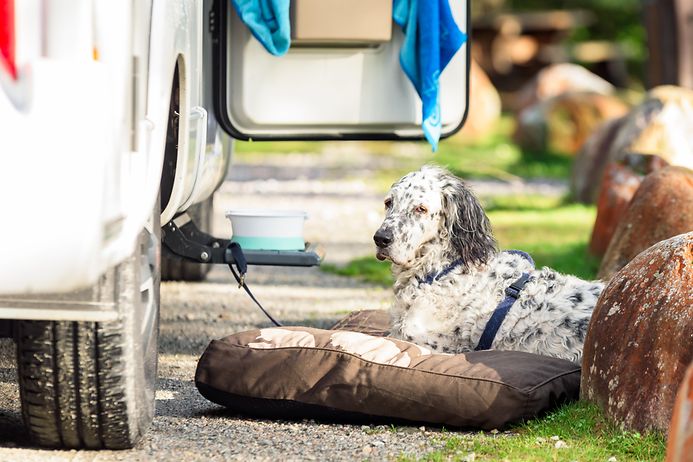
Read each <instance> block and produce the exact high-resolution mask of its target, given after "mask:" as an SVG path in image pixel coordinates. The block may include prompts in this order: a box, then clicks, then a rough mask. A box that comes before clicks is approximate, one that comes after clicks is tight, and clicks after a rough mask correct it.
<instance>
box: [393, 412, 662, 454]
mask: <svg viewBox="0 0 693 462" xmlns="http://www.w3.org/2000/svg"><path fill="white" fill-rule="evenodd" d="M443 438H444V442H445V447H444V448H443V449H442V450H438V451H435V452H432V453H430V454H428V455H426V456H425V457H423V458H422V460H431V461H437V460H464V459H465V458H467V460H469V455H470V453H474V460H476V461H500V460H508V461H529V462H540V461H541V462H543V461H575V460H579V461H603V462H606V461H607V460H609V458H611V457H615V458H616V460H617V461H619V462H622V461H647V462H650V461H658V460H662V459H664V454H665V450H666V442H665V439H664V437H663V436H662V435H661V434H656V433H653V434H648V435H641V434H639V433H636V432H628V431H622V430H620V429H619V428H617V427H616V426H614V425H613V424H611V423H609V422H607V421H606V419H605V418H604V416H603V415H602V414H601V412H600V411H599V410H598V409H597V408H596V407H595V406H594V405H592V404H588V403H585V402H577V403H572V404H568V405H564V406H562V407H560V408H558V409H556V410H555V411H553V412H551V413H549V414H548V415H546V416H544V417H542V418H538V419H534V420H531V421H529V422H526V423H524V424H521V425H518V426H516V427H514V428H511V429H510V431H509V432H501V433H495V434H494V433H490V432H489V433H484V432H480V433H476V434H457V435H449V436H448V435H446V436H444V437H443ZM558 441H561V442H562V443H558V444H559V445H560V446H563V444H565V447H561V448H556V444H557V442H558ZM400 460H403V461H405V460H411V459H408V458H406V457H403V458H401V459H400ZM612 460H613V459H612Z"/></svg>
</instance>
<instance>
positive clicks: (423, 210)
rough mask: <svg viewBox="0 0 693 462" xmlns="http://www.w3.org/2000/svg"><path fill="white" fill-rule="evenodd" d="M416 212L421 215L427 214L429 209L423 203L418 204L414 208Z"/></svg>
mask: <svg viewBox="0 0 693 462" xmlns="http://www.w3.org/2000/svg"><path fill="white" fill-rule="evenodd" d="M414 212H416V213H420V214H421V215H425V214H427V213H428V209H427V208H426V207H425V206H423V205H417V206H416V207H415V208H414Z"/></svg>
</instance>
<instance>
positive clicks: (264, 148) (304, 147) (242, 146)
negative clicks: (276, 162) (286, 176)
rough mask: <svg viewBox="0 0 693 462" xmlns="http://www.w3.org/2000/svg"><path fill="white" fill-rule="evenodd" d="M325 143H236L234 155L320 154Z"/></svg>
mask: <svg viewBox="0 0 693 462" xmlns="http://www.w3.org/2000/svg"><path fill="white" fill-rule="evenodd" d="M322 149H323V143H321V142H317V141H238V140H237V141H236V142H235V143H234V154H239V155H241V157H252V156H253V155H272V154H292V153H301V154H319V153H321V152H322Z"/></svg>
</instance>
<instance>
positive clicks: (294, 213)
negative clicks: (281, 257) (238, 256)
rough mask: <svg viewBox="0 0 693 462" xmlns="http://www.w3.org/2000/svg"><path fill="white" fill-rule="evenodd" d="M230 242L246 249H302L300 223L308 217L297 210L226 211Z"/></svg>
mask: <svg viewBox="0 0 693 462" xmlns="http://www.w3.org/2000/svg"><path fill="white" fill-rule="evenodd" d="M225 215H226V218H228V219H229V220H231V228H232V230H233V235H232V236H231V240H232V241H233V242H237V243H238V244H239V245H240V246H241V248H243V249H249V250H251V249H252V250H304V249H305V246H306V244H305V241H304V239H303V224H304V223H305V221H306V218H307V217H308V214H307V213H306V212H303V211H299V210H257V209H248V210H228V211H227V212H226V214H225Z"/></svg>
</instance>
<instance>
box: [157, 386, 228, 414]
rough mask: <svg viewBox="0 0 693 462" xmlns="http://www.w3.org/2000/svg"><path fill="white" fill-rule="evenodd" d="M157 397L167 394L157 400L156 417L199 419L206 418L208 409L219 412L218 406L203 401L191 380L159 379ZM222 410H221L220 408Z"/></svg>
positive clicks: (208, 412)
mask: <svg viewBox="0 0 693 462" xmlns="http://www.w3.org/2000/svg"><path fill="white" fill-rule="evenodd" d="M157 388H158V390H159V395H161V392H162V391H163V392H169V393H167V394H166V398H157V400H156V417H183V418H188V417H201V416H208V415H209V414H210V409H212V410H215V411H216V410H219V409H220V408H219V407H218V405H216V404H214V403H212V402H211V401H208V400H207V399H205V398H204V397H203V396H202V395H201V394H200V393H199V392H198V391H197V388H196V387H195V382H194V381H192V380H178V379H169V378H161V377H160V378H159V380H158V387H157ZM221 410H223V408H221Z"/></svg>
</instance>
